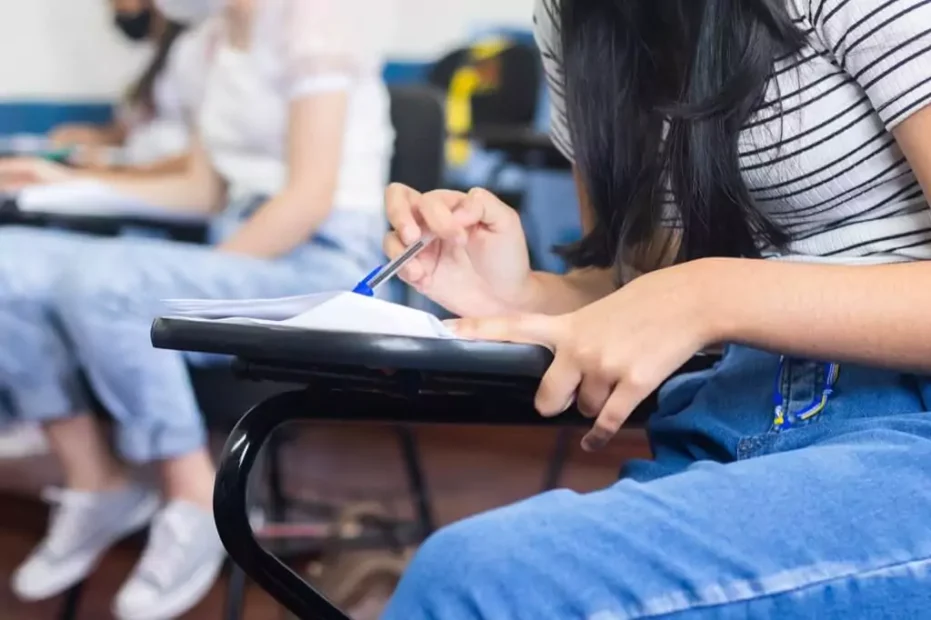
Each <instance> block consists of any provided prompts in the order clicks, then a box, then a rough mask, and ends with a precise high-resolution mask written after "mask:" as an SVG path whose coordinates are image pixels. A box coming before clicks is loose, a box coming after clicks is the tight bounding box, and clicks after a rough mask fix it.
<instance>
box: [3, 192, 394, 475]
mask: <svg viewBox="0 0 931 620" xmlns="http://www.w3.org/2000/svg"><path fill="white" fill-rule="evenodd" d="M246 215H248V209H244V208H231V209H230V210H228V212H227V215H224V216H222V217H220V218H219V219H218V220H217V222H216V223H215V225H214V226H213V228H214V230H213V234H212V238H213V240H214V241H215V242H219V241H222V240H223V239H224V238H226V237H228V236H229V234H231V233H232V232H233V231H234V230H235V229H236V228H237V227H238V225H239V224H240V223H241V221H242V219H243V218H244V217H245V216H246ZM383 230H384V223H383V222H382V220H381V219H380V218H378V217H376V216H372V215H368V214H363V213H354V212H344V211H337V212H335V213H334V214H333V216H331V217H330V219H329V220H328V221H327V223H326V224H325V225H324V226H323V227H321V229H320V230H319V231H318V233H317V235H316V236H315V237H314V239H313V240H312V241H311V242H310V243H307V244H305V245H303V246H301V247H300V248H298V249H297V250H295V251H294V252H292V253H291V254H290V255H288V256H286V257H283V258H280V259H277V260H260V259H254V258H249V257H245V256H238V255H232V254H227V253H221V252H217V251H215V250H212V249H211V248H209V247H205V246H196V245H190V244H182V243H175V242H171V241H165V240H159V239H141V238H136V239H130V238H119V239H100V238H93V237H87V236H82V235H77V234H69V233H65V232H60V231H51V230H35V229H24V228H0V342H2V343H3V346H2V347H0V389H6V390H8V391H9V393H10V396H11V397H12V401H13V405H14V409H15V411H16V413H17V414H18V416H19V417H21V418H23V419H27V420H39V421H43V420H51V419H56V418H61V417H66V416H68V415H70V414H72V413H73V412H75V411H81V410H85V409H86V407H87V397H86V394H85V393H84V391H83V389H82V385H81V384H80V382H79V381H78V377H79V375H78V372H77V371H78V369H79V368H81V369H83V370H84V371H85V372H86V375H87V377H88V379H89V381H90V383H91V385H92V387H93V389H94V392H95V394H96V395H97V396H98V397H99V398H100V399H101V401H102V402H103V404H104V405H105V406H106V408H107V409H108V411H110V413H112V415H113V416H114V418H115V420H116V422H117V446H118V448H119V450H120V452H121V454H122V455H123V456H124V457H125V458H127V459H129V460H131V461H136V462H144V461H150V460H155V459H165V458H170V457H173V456H178V455H182V454H185V453H188V452H190V451H192V450H195V449H197V448H199V447H200V446H202V445H203V444H204V441H205V436H204V428H203V425H202V422H201V416H200V412H199V410H198V407H197V403H196V401H195V398H194V394H193V391H192V389H191V385H190V380H189V377H188V371H187V366H186V364H185V360H184V357H183V356H182V354H180V353H177V352H173V351H161V350H156V349H154V348H152V345H151V341H150V339H149V329H150V327H151V324H152V320H153V319H154V318H155V317H156V316H158V315H159V314H160V312H161V309H162V305H161V303H160V302H161V300H163V299H169V298H183V297H188V298H251V297H276V296H286V295H297V294H303V293H308V292H314V291H323V290H332V289H337V288H346V287H350V286H352V285H353V284H355V283H356V282H357V281H358V280H359V279H360V278H361V277H362V276H364V275H365V274H366V273H367V272H368V271H369V270H371V268H372V266H373V265H376V264H378V262H379V261H380V260H381V259H380V256H381V253H380V250H379V245H380V240H381V236H382V234H383Z"/></svg>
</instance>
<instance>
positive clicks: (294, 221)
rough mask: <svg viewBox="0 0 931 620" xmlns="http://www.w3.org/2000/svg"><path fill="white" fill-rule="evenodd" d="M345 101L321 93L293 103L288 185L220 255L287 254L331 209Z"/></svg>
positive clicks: (342, 97)
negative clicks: (224, 252)
mask: <svg viewBox="0 0 931 620" xmlns="http://www.w3.org/2000/svg"><path fill="white" fill-rule="evenodd" d="M347 103H348V95H347V93H345V92H342V91H340V92H325V93H319V94H314V95H310V96H307V97H302V98H300V99H298V100H295V101H294V102H292V103H291V111H290V120H289V127H288V136H289V139H288V181H287V185H286V186H285V188H284V189H283V190H282V191H281V192H279V193H278V195H276V196H274V197H273V198H272V199H271V200H269V201H268V202H266V203H265V204H264V205H263V206H262V207H261V208H260V209H259V210H258V211H256V213H255V215H253V216H252V218H251V219H250V220H249V221H248V222H247V223H246V224H245V225H244V226H243V227H242V228H241V229H239V231H238V232H237V233H236V234H235V235H233V236H232V237H231V238H230V239H229V240H228V241H227V242H226V243H224V244H223V246H222V247H221V249H223V250H227V251H230V252H237V253H242V254H248V255H251V256H258V257H275V256H280V255H282V254H286V253H287V252H289V251H291V250H292V249H294V248H295V247H297V246H298V245H299V244H301V243H303V242H304V241H306V240H307V239H308V238H309V237H310V236H311V234H312V233H313V232H314V230H316V229H317V227H318V226H319V225H320V224H321V223H322V222H323V221H324V220H325V219H326V218H327V216H328V215H329V214H330V210H331V209H332V208H333V199H334V194H335V193H336V184H337V181H338V178H339V167H340V163H341V159H342V145H343V132H344V129H345V124H346V107H347Z"/></svg>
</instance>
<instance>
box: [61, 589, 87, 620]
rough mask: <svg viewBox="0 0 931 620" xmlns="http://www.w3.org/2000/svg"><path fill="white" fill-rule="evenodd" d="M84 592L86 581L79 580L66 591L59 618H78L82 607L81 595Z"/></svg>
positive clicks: (73, 619)
mask: <svg viewBox="0 0 931 620" xmlns="http://www.w3.org/2000/svg"><path fill="white" fill-rule="evenodd" d="M83 593H84V582H83V581H81V582H78V583H77V584H75V585H74V586H72V587H71V589H70V590H68V591H67V592H65V600H64V601H63V602H62V605H61V613H60V614H59V615H58V620H77V617H78V612H79V611H80V608H81V596H82V595H83Z"/></svg>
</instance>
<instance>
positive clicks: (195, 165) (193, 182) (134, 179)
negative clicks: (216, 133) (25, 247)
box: [72, 136, 222, 213]
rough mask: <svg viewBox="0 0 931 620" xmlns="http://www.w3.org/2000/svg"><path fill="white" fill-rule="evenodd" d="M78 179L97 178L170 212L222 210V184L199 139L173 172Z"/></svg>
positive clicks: (83, 174) (90, 175) (91, 175)
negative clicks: (182, 162)
mask: <svg viewBox="0 0 931 620" xmlns="http://www.w3.org/2000/svg"><path fill="white" fill-rule="evenodd" d="M72 174H73V176H76V177H78V178H86V179H94V180H97V181H102V182H104V183H106V184H107V185H110V186H111V187H113V188H114V189H116V190H117V191H119V192H121V193H123V194H126V195H127V196H132V197H134V198H138V199H140V200H142V201H145V202H148V203H150V204H153V205H158V206H160V207H165V208H168V209H179V210H185V211H193V212H202V213H210V212H213V211H216V210H217V208H219V206H220V205H219V202H220V197H221V190H222V183H221V181H220V178H219V177H218V176H217V173H216V171H215V170H214V169H213V165H212V164H211V162H210V158H209V156H208V155H207V152H206V151H205V150H204V148H203V146H202V145H201V144H200V141H199V140H198V139H197V138H196V136H195V137H194V138H193V139H192V145H191V150H190V152H189V154H188V155H187V156H186V164H185V165H184V167H179V168H177V169H176V170H175V171H174V172H167V171H166V172H163V173H131V172H124V171H118V170H117V171H77V172H74V173H72Z"/></svg>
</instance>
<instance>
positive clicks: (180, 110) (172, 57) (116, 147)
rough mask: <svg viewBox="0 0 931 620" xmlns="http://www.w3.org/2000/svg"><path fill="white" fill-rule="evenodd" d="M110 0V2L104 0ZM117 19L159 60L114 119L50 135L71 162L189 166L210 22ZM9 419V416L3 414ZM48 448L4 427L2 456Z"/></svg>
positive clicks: (27, 433)
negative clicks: (203, 24) (67, 152)
mask: <svg viewBox="0 0 931 620" xmlns="http://www.w3.org/2000/svg"><path fill="white" fill-rule="evenodd" d="M101 1H103V0H101ZM109 4H110V8H111V9H112V13H113V23H114V25H115V26H116V27H117V29H118V30H119V31H120V32H121V33H122V35H123V36H125V37H126V38H127V39H128V40H130V41H132V42H143V41H145V42H149V43H151V44H152V45H153V46H154V49H153V51H152V56H151V59H150V60H149V62H148V64H147V65H146V66H145V68H144V70H143V71H142V73H141V74H140V76H139V77H138V78H137V79H136V80H135V81H134V82H133V83H132V85H131V86H130V87H129V88H128V89H127V92H126V94H125V96H124V97H123V99H122V101H121V102H120V104H119V105H118V106H117V109H116V114H115V115H114V119H113V120H112V121H111V122H109V123H107V124H103V125H101V124H93V123H65V124H61V125H58V126H57V127H55V128H54V129H53V130H52V131H51V132H50V133H49V138H50V140H51V142H52V143H53V145H55V146H57V147H63V148H68V149H73V154H72V155H71V156H70V157H69V158H68V159H69V163H70V164H71V165H73V166H76V167H78V168H85V169H87V170H88V172H89V173H91V174H94V173H95V172H104V171H106V170H115V169H119V170H121V171H125V172H133V173H150V172H171V171H177V170H183V169H184V167H185V166H186V165H187V152H188V148H189V145H190V132H191V126H190V125H191V121H192V118H191V116H192V113H193V111H194V110H195V109H196V107H197V105H198V101H199V98H200V96H201V91H202V89H203V82H204V78H205V70H206V62H207V56H208V54H209V45H210V44H211V43H212V42H211V41H209V34H208V33H207V32H206V31H205V30H206V29H205V28H197V27H194V26H192V27H191V28H190V29H188V28H187V26H186V25H185V24H182V23H179V22H176V21H172V20H169V19H168V18H166V17H165V16H164V14H163V13H162V12H161V11H159V10H158V7H157V6H156V5H155V3H153V2H152V0H109ZM0 417H3V416H0ZM47 449H48V445H47V442H46V441H45V437H44V434H43V433H42V432H41V430H40V429H39V428H37V427H36V425H35V424H31V423H28V422H14V423H11V424H8V425H5V426H3V427H0V459H3V458H21V457H24V456H29V455H34V454H40V453H42V452H45V451H46V450H47Z"/></svg>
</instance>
